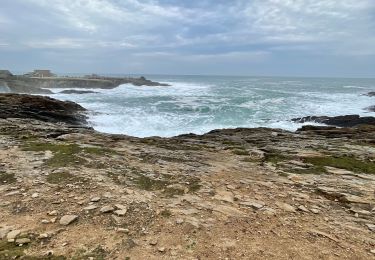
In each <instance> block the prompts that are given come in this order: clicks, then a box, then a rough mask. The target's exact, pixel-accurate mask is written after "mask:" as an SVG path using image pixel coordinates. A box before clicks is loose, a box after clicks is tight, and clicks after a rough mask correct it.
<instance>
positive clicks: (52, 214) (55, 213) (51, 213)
mask: <svg viewBox="0 0 375 260" xmlns="http://www.w3.org/2000/svg"><path fill="white" fill-rule="evenodd" d="M58 214H59V212H58V211H57V210H52V211H51V212H48V213H47V215H48V216H57V215H58Z"/></svg>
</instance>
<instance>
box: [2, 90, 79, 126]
mask: <svg viewBox="0 0 375 260" xmlns="http://www.w3.org/2000/svg"><path fill="white" fill-rule="evenodd" d="M84 111H86V110H85V109H84V108H83V107H81V106H80V105H78V104H76V103H74V102H70V101H60V100H57V99H53V98H49V97H42V96H32V95H24V94H0V118H4V119H6V118H27V119H37V120H41V121H45V122H51V123H58V122H64V123H67V124H71V125H81V126H82V125H84V124H86V116H85V115H84V114H83V112H84Z"/></svg>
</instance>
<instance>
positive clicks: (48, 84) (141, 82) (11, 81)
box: [0, 71, 169, 94]
mask: <svg viewBox="0 0 375 260" xmlns="http://www.w3.org/2000/svg"><path fill="white" fill-rule="evenodd" d="M38 75H39V74H38ZM51 75H54V74H51ZM0 79H2V80H3V81H5V82H6V83H7V85H8V87H9V89H10V90H11V92H13V93H26V94H52V91H50V90H48V89H49V88H101V89H112V88H116V87H118V86H119V85H122V84H132V85H135V86H169V85H168V84H164V83H159V82H154V81H151V80H148V79H146V78H145V77H139V78H132V77H122V78H120V77H103V76H97V75H95V77H94V76H87V77H52V76H48V77H35V74H25V75H21V76H20V75H18V76H17V75H13V74H11V73H10V72H9V71H0Z"/></svg>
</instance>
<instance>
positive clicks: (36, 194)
mask: <svg viewBox="0 0 375 260" xmlns="http://www.w3.org/2000/svg"><path fill="white" fill-rule="evenodd" d="M38 197H39V193H37V192H35V193H33V195H31V198H33V199H35V198H38Z"/></svg>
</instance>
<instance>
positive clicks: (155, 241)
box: [149, 240, 158, 246]
mask: <svg viewBox="0 0 375 260" xmlns="http://www.w3.org/2000/svg"><path fill="white" fill-rule="evenodd" d="M149 244H150V245H152V246H156V245H157V244H158V241H157V240H151V241H150V243H149Z"/></svg>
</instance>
